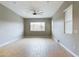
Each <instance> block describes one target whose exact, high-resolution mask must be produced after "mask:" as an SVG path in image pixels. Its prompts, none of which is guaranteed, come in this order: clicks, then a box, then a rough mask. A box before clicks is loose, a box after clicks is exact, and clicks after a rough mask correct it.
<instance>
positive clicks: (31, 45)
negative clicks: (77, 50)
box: [0, 38, 72, 57]
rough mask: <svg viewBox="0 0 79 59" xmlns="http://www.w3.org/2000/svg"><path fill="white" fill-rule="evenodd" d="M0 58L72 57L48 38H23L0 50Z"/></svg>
mask: <svg viewBox="0 0 79 59" xmlns="http://www.w3.org/2000/svg"><path fill="white" fill-rule="evenodd" d="M0 56H1V57H72V55H71V54H69V53H68V52H67V51H66V50H65V49H63V48H62V47H61V46H60V45H59V44H57V43H56V42H54V41H53V40H52V39H49V38H24V39H21V40H18V41H16V42H14V43H11V44H9V45H7V46H4V47H1V48H0Z"/></svg>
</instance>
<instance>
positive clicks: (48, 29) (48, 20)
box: [24, 18, 51, 37]
mask: <svg viewBox="0 0 79 59" xmlns="http://www.w3.org/2000/svg"><path fill="white" fill-rule="evenodd" d="M30 22H45V23H46V24H45V28H46V31H45V32H33V31H30ZM24 28H25V29H24V33H25V36H40V37H42V36H43V37H49V36H51V18H29V19H24Z"/></svg>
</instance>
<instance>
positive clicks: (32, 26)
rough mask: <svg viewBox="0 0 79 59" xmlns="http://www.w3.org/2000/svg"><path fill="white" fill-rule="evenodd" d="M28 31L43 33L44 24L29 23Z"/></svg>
mask: <svg viewBox="0 0 79 59" xmlns="http://www.w3.org/2000/svg"><path fill="white" fill-rule="evenodd" d="M30 31H45V22H31V23H30Z"/></svg>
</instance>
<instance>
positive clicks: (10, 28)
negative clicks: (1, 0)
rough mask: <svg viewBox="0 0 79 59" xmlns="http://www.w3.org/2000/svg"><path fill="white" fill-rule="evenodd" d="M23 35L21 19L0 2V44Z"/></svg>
mask: <svg viewBox="0 0 79 59" xmlns="http://www.w3.org/2000/svg"><path fill="white" fill-rule="evenodd" d="M22 36H23V19H22V17H20V16H18V15H17V14H16V13H14V12H13V11H11V10H9V9H8V8H6V7H4V6H3V5H1V4H0V45H1V44H5V43H6V42H8V41H14V40H15V39H20V38H22Z"/></svg>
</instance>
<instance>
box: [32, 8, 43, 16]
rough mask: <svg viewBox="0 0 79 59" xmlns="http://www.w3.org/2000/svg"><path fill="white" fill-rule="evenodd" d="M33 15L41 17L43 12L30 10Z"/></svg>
mask: <svg viewBox="0 0 79 59" xmlns="http://www.w3.org/2000/svg"><path fill="white" fill-rule="evenodd" d="M31 11H32V14H33V15H42V14H43V13H44V12H43V11H41V10H37V9H34V8H33V9H31Z"/></svg>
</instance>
